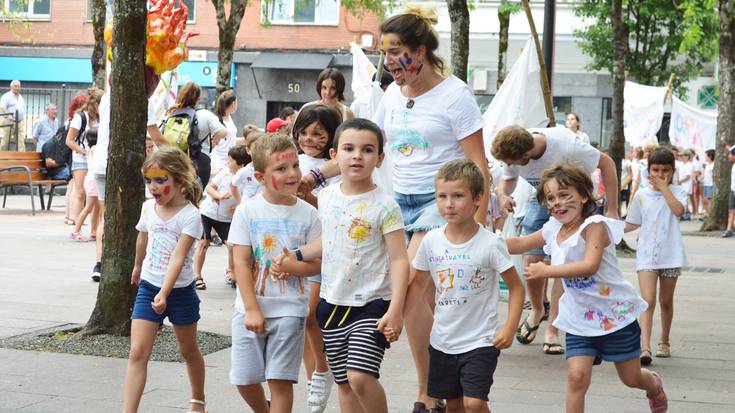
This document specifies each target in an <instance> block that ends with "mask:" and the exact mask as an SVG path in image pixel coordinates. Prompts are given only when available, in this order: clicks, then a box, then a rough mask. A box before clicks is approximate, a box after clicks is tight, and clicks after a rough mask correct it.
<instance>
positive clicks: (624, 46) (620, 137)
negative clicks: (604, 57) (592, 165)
mask: <svg viewBox="0 0 735 413" xmlns="http://www.w3.org/2000/svg"><path fill="white" fill-rule="evenodd" d="M622 10H623V0H613V2H612V8H611V9H610V20H611V21H612V27H613V72H612V77H613V96H612V121H613V130H612V139H611V141H610V157H612V159H613V161H615V170H616V171H617V176H618V184H619V183H620V182H619V180H620V172H621V167H622V162H623V158H624V157H625V135H624V132H623V91H624V89H625V55H626V54H627V53H628V27H627V26H626V25H625V23H624V22H623V16H622Z"/></svg>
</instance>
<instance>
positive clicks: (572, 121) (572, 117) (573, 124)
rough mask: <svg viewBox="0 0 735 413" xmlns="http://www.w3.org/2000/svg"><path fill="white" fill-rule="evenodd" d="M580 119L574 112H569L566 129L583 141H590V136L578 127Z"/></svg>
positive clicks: (580, 122)
mask: <svg viewBox="0 0 735 413" xmlns="http://www.w3.org/2000/svg"><path fill="white" fill-rule="evenodd" d="M581 125H582V121H581V120H580V119H579V116H577V114H576V113H569V114H568V115H567V129H569V130H570V131H572V132H574V134H575V135H577V137H578V138H579V139H580V140H581V141H582V142H584V143H587V144H589V143H590V137H589V135H587V134H586V133H584V132H582V130H581V129H580V127H581Z"/></svg>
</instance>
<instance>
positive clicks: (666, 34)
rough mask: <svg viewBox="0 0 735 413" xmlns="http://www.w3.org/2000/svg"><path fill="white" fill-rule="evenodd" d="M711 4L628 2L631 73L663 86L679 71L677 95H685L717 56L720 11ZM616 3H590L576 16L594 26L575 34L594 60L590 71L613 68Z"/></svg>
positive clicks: (692, 0) (698, 1)
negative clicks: (612, 11) (688, 85)
mask: <svg viewBox="0 0 735 413" xmlns="http://www.w3.org/2000/svg"><path fill="white" fill-rule="evenodd" d="M711 3H714V1H713V0H686V1H684V2H682V3H681V4H678V5H677V3H675V2H672V1H671V0H626V1H624V2H623V10H622V18H623V23H624V25H625V27H626V28H627V31H628V35H629V38H628V41H629V50H628V53H627V54H626V56H625V69H626V71H627V72H628V75H629V76H630V77H632V78H635V79H636V80H637V81H638V82H640V83H641V84H645V85H655V86H662V85H665V84H666V82H667V81H668V79H669V76H670V75H671V74H672V73H674V74H675V75H676V77H675V79H674V84H673V87H674V91H675V93H676V94H677V95H680V96H685V95H686V88H684V87H683V84H684V83H685V82H686V81H688V80H689V79H692V78H695V77H697V76H699V75H700V74H701V73H702V67H703V65H704V64H705V63H708V62H711V61H712V60H713V59H714V57H715V55H716V50H717V13H716V12H715V9H714V7H713V5H712V4H711ZM708 4H709V5H708ZM611 5H612V0H584V1H582V2H581V3H580V4H579V5H578V6H577V7H576V8H575V13H576V15H577V16H578V17H581V18H583V19H585V21H586V22H588V23H589V25H588V26H587V27H586V28H584V29H581V30H576V31H575V33H574V34H575V36H576V37H577V38H578V39H580V42H579V46H580V48H581V49H582V51H583V52H584V53H585V54H587V55H588V56H590V57H591V58H592V63H590V64H589V65H588V69H590V70H603V69H606V70H607V71H609V72H610V73H612V70H613V48H612V47H611V39H612V38H613V26H612V24H611V21H610V9H611ZM710 6H711V7H710ZM683 23H686V24H683Z"/></svg>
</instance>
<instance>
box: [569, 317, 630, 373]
mask: <svg viewBox="0 0 735 413" xmlns="http://www.w3.org/2000/svg"><path fill="white" fill-rule="evenodd" d="M566 345H567V349H566V357H567V358H571V357H579V356H595V361H594V363H593V364H595V365H598V364H601V363H602V360H605V361H611V362H613V363H616V362H619V361H627V360H631V359H634V358H637V357H639V356H640V355H641V327H640V326H639V325H638V321H633V322H632V323H630V324H628V325H627V326H625V327H623V328H621V329H620V330H618V331H616V332H614V333H610V334H606V335H604V336H596V337H586V336H578V335H575V334H571V333H567V334H566Z"/></svg>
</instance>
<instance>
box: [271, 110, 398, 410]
mask: <svg viewBox="0 0 735 413" xmlns="http://www.w3.org/2000/svg"><path fill="white" fill-rule="evenodd" d="M330 155H331V156H332V158H334V159H336V160H337V163H338V164H339V169H340V171H341V173H342V182H341V183H336V184H334V185H332V186H329V187H327V188H325V189H323V190H322V191H320V192H319V196H318V202H319V215H320V217H321V219H322V238H321V239H319V240H317V241H315V242H312V243H310V244H308V245H305V246H303V247H301V248H300V249H298V250H296V251H286V252H284V254H283V255H281V256H280V257H278V258H276V259H275V260H274V262H273V266H272V267H271V272H276V273H284V274H291V275H297V276H303V275H307V274H300V271H299V265H298V264H299V263H298V261H307V262H308V261H310V260H315V259H319V258H321V259H322V268H321V275H322V287H321V292H320V297H321V300H320V302H319V305H318V307H317V309H316V317H317V320H318V322H319V327H320V328H321V331H322V335H323V337H324V346H325V349H326V353H327V361H328V363H329V369H330V370H331V371H332V373H333V374H334V381H335V382H336V383H337V384H338V385H339V400H340V410H341V411H342V412H371V413H372V412H376V413H381V412H387V411H388V404H387V401H386V398H385V391H384V390H383V388H382V386H381V385H380V382H379V381H378V379H379V378H380V365H381V363H382V361H383V355H384V352H385V349H386V348H388V347H389V346H390V345H389V342H393V341H396V340H398V336H399V334H400V332H401V329H402V326H403V320H402V314H403V301H404V298H405V296H406V288H407V284H408V256H407V254H406V243H405V241H404V234H403V218H402V216H401V210H400V208H399V206H398V204H397V203H396V202H395V201H394V200H393V198H392V197H391V196H390V195H388V194H386V193H384V192H383V191H381V190H380V189H379V188H378V187H377V186H376V185H375V184H374V183H373V181H372V178H371V174H372V172H373V170H374V169H375V167H376V166H379V165H380V164H381V162H382V161H383V156H384V155H383V134H382V132H381V131H380V128H378V126H377V125H375V124H374V123H373V122H371V121H369V120H366V119H353V120H350V121H347V122H345V123H343V124H342V125H341V126H340V127H339V129H337V132H336V133H335V138H334V148H333V149H331V150H330ZM322 247H323V248H322ZM302 268H303V266H302Z"/></svg>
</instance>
